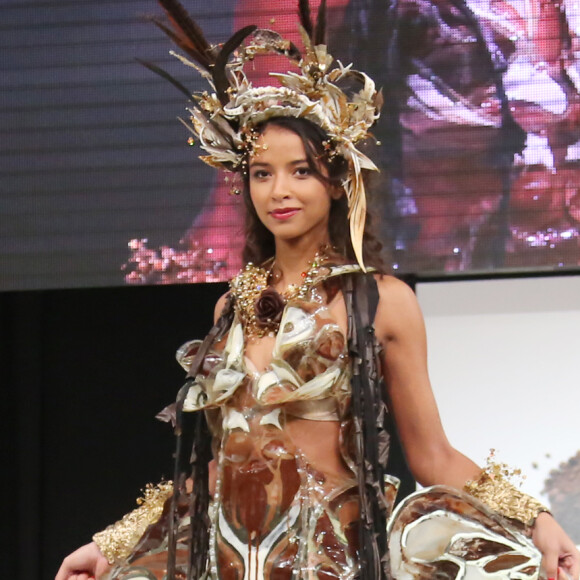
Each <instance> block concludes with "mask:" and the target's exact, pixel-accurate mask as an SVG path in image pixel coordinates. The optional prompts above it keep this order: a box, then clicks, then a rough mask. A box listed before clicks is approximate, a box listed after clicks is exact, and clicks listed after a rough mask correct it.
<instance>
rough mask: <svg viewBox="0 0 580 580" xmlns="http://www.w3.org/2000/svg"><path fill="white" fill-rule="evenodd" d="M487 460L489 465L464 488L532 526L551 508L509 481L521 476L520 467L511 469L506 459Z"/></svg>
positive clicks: (490, 504) (483, 501) (509, 515)
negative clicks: (497, 460) (540, 515)
mask: <svg viewBox="0 0 580 580" xmlns="http://www.w3.org/2000/svg"><path fill="white" fill-rule="evenodd" d="M493 454H494V452H493V450H492V453H491V457H490V458H488V460H487V465H486V467H485V468H484V469H483V470H482V471H481V473H480V475H479V477H478V478H477V479H476V480H474V481H468V482H467V483H466V484H465V487H464V488H463V489H464V491H466V492H467V493H468V494H469V495H471V496H473V497H475V498H477V499H478V500H479V501H481V502H482V503H484V504H486V505H487V506H488V507H490V508H491V509H492V510H494V511H495V512H497V513H499V514H500V515H502V516H504V517H506V518H509V519H511V520H516V521H518V522H521V523H522V524H524V525H525V526H533V525H534V522H535V521H536V518H537V517H538V515H539V514H540V513H542V512H548V511H549V510H548V508H547V507H546V506H544V505H543V504H542V503H540V502H539V501H538V500H537V499H535V498H533V497H532V496H530V495H528V494H526V493H523V492H522V491H520V490H519V489H518V488H517V487H516V486H515V485H513V484H512V483H511V482H510V479H512V478H514V477H522V475H521V471H520V470H519V469H510V468H509V467H508V466H507V465H506V464H505V463H496V462H494V461H493Z"/></svg>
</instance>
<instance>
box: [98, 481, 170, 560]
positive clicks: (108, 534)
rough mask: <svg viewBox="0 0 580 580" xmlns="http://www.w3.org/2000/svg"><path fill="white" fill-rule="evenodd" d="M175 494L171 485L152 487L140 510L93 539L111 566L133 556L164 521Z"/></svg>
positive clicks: (160, 484)
mask: <svg viewBox="0 0 580 580" xmlns="http://www.w3.org/2000/svg"><path fill="white" fill-rule="evenodd" d="M172 493H173V483H172V482H171V481H163V482H161V483H159V484H157V485H152V484H148V485H147V486H146V487H145V490H144V493H143V497H140V498H139V499H138V500H137V504H138V505H139V507H138V508H137V509H134V510H133V511H132V512H129V513H128V514H126V515H125V516H123V519H121V520H119V521H118V522H116V523H114V524H112V525H110V526H108V527H107V528H105V529H104V530H103V531H101V532H97V533H96V534H95V535H94V536H93V541H94V542H95V543H96V544H97V546H98V547H99V550H100V551H101V553H102V554H103V556H105V558H107V561H108V562H109V564H111V565H113V564H117V563H118V562H120V561H122V560H124V559H126V558H127V557H128V556H129V555H130V554H131V552H132V551H133V549H134V548H135V546H137V544H138V543H139V540H140V539H141V537H142V536H143V534H144V533H145V530H146V529H147V528H148V527H149V526H150V525H151V524H154V523H155V522H156V521H157V520H158V519H159V518H160V517H161V514H162V513H163V504H164V503H165V501H166V500H167V498H169V497H171V494H172Z"/></svg>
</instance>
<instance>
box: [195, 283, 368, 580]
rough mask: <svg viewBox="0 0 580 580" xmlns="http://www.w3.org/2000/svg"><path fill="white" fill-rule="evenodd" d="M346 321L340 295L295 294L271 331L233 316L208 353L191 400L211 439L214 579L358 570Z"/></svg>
mask: <svg viewBox="0 0 580 580" xmlns="http://www.w3.org/2000/svg"><path fill="white" fill-rule="evenodd" d="M323 301H324V300H323ZM346 326H347V325H346V312H345V306H344V301H343V299H342V295H341V294H340V293H338V294H337V295H336V296H334V298H333V299H332V300H331V302H330V304H324V303H319V302H314V301H310V300H309V299H306V300H294V301H290V302H289V303H288V304H287V305H286V307H285V309H284V314H283V318H282V321H281V323H280V329H279V331H278V332H277V334H276V335H275V336H264V337H261V338H256V337H254V338H250V339H248V337H247V336H245V333H244V332H243V330H244V329H243V326H242V324H241V322H240V320H239V317H238V316H237V315H236V317H235V319H234V322H233V325H232V327H231V329H230V331H229V334H228V335H227V337H226V338H225V339H224V340H223V341H222V342H221V343H220V344H218V345H216V346H215V352H214V354H212V355H210V356H209V358H208V362H209V359H211V360H212V363H211V364H212V368H211V370H210V371H209V373H207V376H206V377H204V378H200V379H199V380H198V381H197V382H196V385H195V386H194V387H193V390H192V391H191V392H190V396H189V397H188V401H187V403H186V408H188V409H190V410H194V409H205V410H206V414H207V416H208V419H209V424H210V429H211V431H212V434H213V437H214V452H215V453H216V458H217V466H218V467H217V481H216V487H215V493H214V502H213V506H212V509H211V518H212V524H213V525H212V533H211V539H210V561H211V569H210V577H211V578H227V579H230V578H231V579H240V580H241V579H242V578H243V579H246V578H247V579H254V578H255V579H258V578H260V579H262V578H272V579H274V578H276V579H285V578H288V579H291V578H292V579H295V578H296V579H298V578H304V579H306V578H308V579H311V578H320V579H323V578H324V579H331V578H341V579H347V578H353V577H354V576H355V574H356V571H357V563H356V558H355V552H356V543H357V537H358V536H357V528H356V525H357V522H358V495H357V486H356V479H355V475H354V466H353V462H352V459H351V453H350V450H349V449H347V448H346V446H345V445H344V441H349V440H350V439H351V438H350V437H348V436H347V432H348V429H349V428H350V421H349V403H350V376H349V364H348V356H347V345H346V331H347V329H346ZM206 370H209V369H208V368H207V367H206Z"/></svg>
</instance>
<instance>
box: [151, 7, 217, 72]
mask: <svg viewBox="0 0 580 580" xmlns="http://www.w3.org/2000/svg"><path fill="white" fill-rule="evenodd" d="M158 1H159V4H161V6H162V7H163V9H164V10H165V12H166V13H167V16H168V17H169V20H170V21H171V24H172V25H173V28H174V29H175V34H176V35H177V36H178V37H179V38H180V40H181V43H183V44H185V45H186V46H188V47H189V48H190V49H191V50H192V51H194V52H195V53H196V54H197V53H199V54H200V55H201V57H202V58H201V60H198V62H199V64H200V65H202V66H204V67H206V68H209V66H210V65H211V64H213V59H212V58H211V56H210V55H211V45H210V44H209V42H208V41H207V40H206V38H205V35H204V34H203V31H202V29H201V28H200V27H199V25H198V24H197V23H196V22H195V21H194V20H193V19H192V18H191V17H190V16H189V14H188V13H187V10H185V8H184V7H183V6H182V5H181V4H180V3H179V1H178V0H158ZM172 38H173V37H172ZM178 44H179V43H178ZM179 46H181V48H184V47H183V46H182V44H179ZM184 50H187V49H185V48H184ZM191 56H194V55H193V54H192V55H191ZM195 58H196V59H197V57H195Z"/></svg>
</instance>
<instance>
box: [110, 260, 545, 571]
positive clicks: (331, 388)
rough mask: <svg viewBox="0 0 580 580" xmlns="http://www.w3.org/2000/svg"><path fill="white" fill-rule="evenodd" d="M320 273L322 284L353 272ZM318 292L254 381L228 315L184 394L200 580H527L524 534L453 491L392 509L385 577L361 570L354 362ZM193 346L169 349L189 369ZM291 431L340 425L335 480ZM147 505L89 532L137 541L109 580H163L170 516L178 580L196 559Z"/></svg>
mask: <svg viewBox="0 0 580 580" xmlns="http://www.w3.org/2000/svg"><path fill="white" fill-rule="evenodd" d="M327 270H328V272H327V274H326V275H325V279H326V278H329V277H333V276H339V275H341V274H344V273H352V272H355V271H358V267H353V266H338V267H329V268H327ZM317 282H320V280H318V281H317ZM316 288H317V285H312V286H311V287H310V288H309V289H308V292H305V293H301V294H300V295H299V296H298V297H296V298H294V299H290V300H288V301H287V303H286V304H285V306H284V308H283V311H282V316H281V319H280V322H279V327H278V330H277V333H276V336H275V344H274V349H273V353H272V359H271V361H270V363H269V364H268V366H267V367H266V369H265V370H263V371H259V370H258V369H256V368H255V367H254V365H253V364H252V362H251V360H249V359H248V358H247V356H246V342H247V340H248V337H247V333H246V332H245V330H244V324H243V322H242V318H243V312H241V309H240V308H238V309H236V310H235V312H234V317H233V322H232V324H231V326H230V328H229V331H228V332H227V333H225V334H224V336H223V338H222V339H221V340H219V341H217V342H214V343H213V345H212V347H211V349H210V350H209V351H208V352H206V354H205V356H204V357H203V361H202V364H201V366H199V367H198V369H199V370H198V372H197V373H196V374H195V377H194V380H193V381H192V382H191V383H189V387H188V390H187V393H186V396H185V400H184V403H183V411H184V413H193V412H198V411H201V412H203V413H205V416H206V418H207V423H208V426H209V429H210V433H211V438H212V445H213V454H214V457H215V459H216V466H217V473H216V478H215V479H216V483H215V490H214V493H213V498H212V500H211V502H210V506H209V521H210V531H209V547H208V550H207V552H208V557H207V564H206V563H205V560H203V563H204V566H205V572H204V573H202V575H201V577H200V580H218V579H223V580H262V579H268V580H286V579H287V580H318V579H320V580H331V579H341V580H349V579H353V578H364V580H367V579H368V578H371V577H381V578H391V577H392V578H396V579H397V580H407V579H409V580H411V579H419V578H421V579H423V578H424V579H431V578H439V579H442V580H443V579H449V580H460V579H466V580H467V579H469V580H475V579H481V580H492V579H497V580H507V579H508V578H520V579H526V580H534V579H537V578H538V576H539V570H540V560H541V556H540V554H539V552H538V551H537V549H535V547H534V546H533V544H531V542H530V540H529V539H528V538H527V537H526V535H525V530H522V529H518V528H516V527H513V526H511V525H510V524H509V523H508V522H507V521H506V520H505V518H501V517H500V516H498V515H497V514H495V513H494V512H492V511H491V510H490V509H489V508H487V507H486V506H485V505H484V504H482V503H481V502H478V501H477V500H475V499H474V498H472V497H470V496H467V495H466V494H465V493H464V492H461V491H457V490H453V489H451V488H446V487H442V486H438V487H433V488H428V489H426V490H424V491H421V492H417V493H415V494H412V495H411V496H409V497H408V498H407V499H406V500H404V501H403V502H402V503H401V504H400V505H399V506H398V507H397V509H396V510H395V512H394V513H393V514H392V515H391V516H390V518H389V520H388V530H387V531H388V542H387V541H386V540H385V542H384V547H383V548H381V553H380V554H379V557H380V558H381V561H382V562H386V564H385V567H384V571H383V572H380V573H377V574H375V575H374V576H371V575H370V574H369V572H367V571H365V569H363V570H362V571H361V567H362V566H361V563H360V562H359V559H360V558H361V557H362V556H361V554H364V547H360V546H359V529H358V528H359V525H361V524H360V522H359V520H360V519H361V517H362V516H361V515H360V514H361V513H362V509H363V508H362V507H361V506H363V505H364V502H361V500H360V495H359V489H360V487H359V484H360V477H359V476H360V473H359V472H360V471H361V470H360V469H359V468H358V467H357V466H358V465H359V464H360V461H359V462H357V461H356V460H355V455H356V453H355V450H354V449H353V448H354V447H355V444H354V443H353V442H354V441H356V437H355V436H354V434H353V425H354V424H356V417H355V418H353V416H352V415H353V412H352V411H351V407H353V406H354V400H355V399H354V398H353V393H354V392H355V391H354V390H353V388H354V387H352V386H351V379H353V377H351V374H352V373H353V371H352V369H353V361H352V360H350V359H349V355H348V344H347V342H348V341H347V338H346V337H345V336H344V334H343V332H342V330H341V329H340V327H339V326H338V324H337V323H336V320H334V319H333V318H332V316H331V314H330V312H329V310H328V308H327V307H326V305H325V304H324V301H323V300H322V299H321V298H320V296H319V295H318V292H317V290H316ZM346 301H347V303H348V299H347V300H346ZM347 311H348V305H347ZM349 331H350V329H349ZM201 344H202V343H201V341H192V342H189V343H186V344H185V345H183V347H181V349H180V350H179V351H178V360H179V362H180V363H181V364H182V366H183V367H184V368H185V369H186V370H188V371H189V370H190V367H191V365H192V362H193V361H194V359H195V358H196V354H197V352H198V351H199V349H200V346H201ZM352 384H353V385H354V384H355V382H354V381H353V382H352ZM351 402H352V403H353V404H352V405H351ZM300 420H308V421H334V422H338V423H339V428H338V429H337V432H338V433H339V441H338V443H339V449H340V453H341V457H342V460H343V463H344V469H342V470H340V473H332V474H329V473H322V472H321V471H319V470H317V466H316V465H313V464H312V463H311V462H310V461H309V460H308V457H307V456H306V455H305V453H304V452H303V451H302V450H301V449H300V447H299V445H297V444H296V442H295V441H294V439H293V437H292V433H293V432H295V431H293V430H292V429H291V428H290V427H291V426H294V427H295V426H296V422H299V421H300ZM321 445H328V442H324V441H323V442H321ZM383 483H384V485H383V486H381V487H382V489H381V490H380V494H381V495H380V497H381V498H382V501H383V502H384V503H385V504H387V505H385V510H386V513H387V515H388V514H390V512H391V508H392V503H393V501H394V496H395V494H396V482H395V481H394V480H393V478H390V477H389V476H386V478H385V480H384V482H383ZM152 493H153V492H152ZM153 495H154V493H153ZM161 495H162V496H163V494H161ZM194 495H195V494H194ZM164 497H166V495H165V496H164ZM176 497H177V496H176ZM148 503H150V504H151V505H153V504H155V501H152V502H148V501H146V502H145V505H144V506H142V507H141V508H139V509H138V510H135V512H132V513H131V514H128V516H126V517H125V518H124V519H123V520H121V522H118V523H117V524H115V525H113V526H110V529H109V528H108V529H107V530H105V531H104V532H101V533H100V534H103V535H104V538H105V540H106V541H109V540H110V542H111V543H112V544H113V545H114V544H115V543H116V542H119V541H120V542H121V543H122V544H125V545H126V544H127V542H126V538H127V536H131V534H133V536H135V543H134V544H133V547H132V548H131V551H130V553H129V554H128V555H127V554H124V555H123V556H122V557H120V558H119V559H118V561H116V562H115V566H114V567H113V569H112V570H111V572H110V573H109V574H108V575H107V578H108V579H120V580H129V579H131V580H155V579H157V580H162V579H165V578H166V570H167V562H168V558H167V552H166V550H167V546H168V543H169V542H168V539H167V538H168V533H167V532H168V528H167V525H166V522H167V520H168V519H169V518H170V517H171V513H174V514H177V515H178V517H177V520H176V521H177V527H178V531H177V537H178V540H177V542H178V543H177V554H176V569H175V572H176V575H175V577H176V578H185V577H186V570H187V568H188V564H187V560H188V558H190V557H191V554H193V553H194V549H193V548H192V547H191V545H188V541H189V540H188V539H187V538H191V534H190V531H191V528H193V527H195V526H196V525H197V526H200V525H204V524H203V522H201V521H196V520H195V518H192V517H190V516H189V513H191V511H190V512H188V508H187V504H185V505H182V504H178V506H177V508H178V509H176V510H175V509H172V510H169V509H168V505H169V504H170V503H171V500H168V501H166V502H165V506H164V507H163V509H162V508H161V506H162V504H163V502H157V504H158V505H157V506H156V507H149V506H148V505H147V504H148ZM139 510H145V512H148V514H145V515H143V513H141V514H139V513H138V512H139ZM155 510H156V511H155ZM151 513H154V517H150V515H151ZM135 514H137V515H135ZM142 522H145V524H144V525H142ZM149 522H151V523H149ZM140 525H141V528H142V529H141V531H140V532H139V534H137V533H136V532H135V529H138V528H139V526H140ZM147 526H148V527H147ZM143 529H145V532H144V533H143ZM119 537H120V538H121V540H119V539H118V538H119ZM99 546H100V547H102V544H99ZM361 546H362V545H361ZM359 547H360V548H361V549H360V550H359ZM389 558H390V562H391V564H390V565H389V563H388V562H389Z"/></svg>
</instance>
